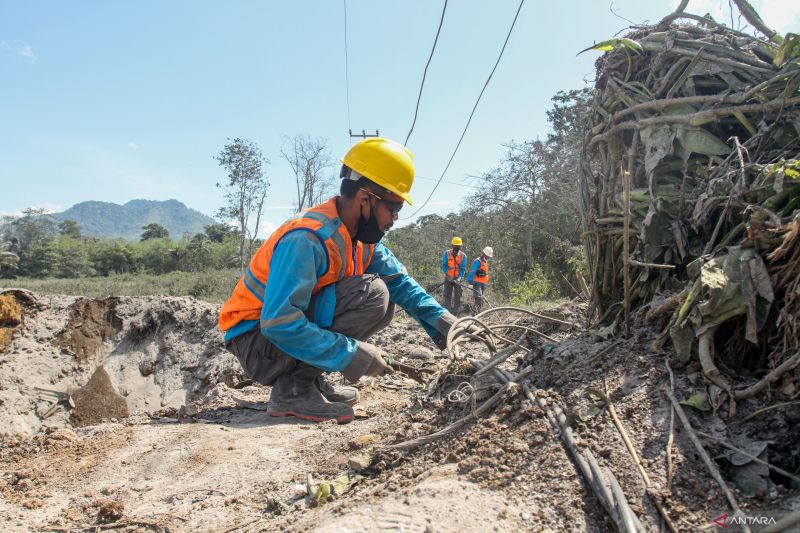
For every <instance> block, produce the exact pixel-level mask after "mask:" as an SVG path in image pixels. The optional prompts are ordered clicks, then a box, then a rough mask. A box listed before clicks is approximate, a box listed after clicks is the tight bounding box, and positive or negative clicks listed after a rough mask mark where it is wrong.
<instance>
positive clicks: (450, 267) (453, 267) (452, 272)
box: [447, 250, 467, 277]
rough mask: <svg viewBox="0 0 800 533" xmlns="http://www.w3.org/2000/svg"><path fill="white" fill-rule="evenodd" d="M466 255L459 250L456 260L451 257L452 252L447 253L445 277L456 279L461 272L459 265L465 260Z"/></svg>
mask: <svg viewBox="0 0 800 533" xmlns="http://www.w3.org/2000/svg"><path fill="white" fill-rule="evenodd" d="M466 258H467V255H466V254H465V253H464V252H462V251H461V250H459V251H458V256H457V259H456V258H455V257H453V251H452V250H448V251H447V275H448V276H450V277H457V276H458V275H459V273H460V272H461V263H463V262H464V260H466Z"/></svg>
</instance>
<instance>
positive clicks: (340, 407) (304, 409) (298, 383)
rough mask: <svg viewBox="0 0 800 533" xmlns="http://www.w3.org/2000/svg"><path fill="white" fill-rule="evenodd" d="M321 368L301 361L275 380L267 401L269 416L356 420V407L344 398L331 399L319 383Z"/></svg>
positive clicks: (342, 421)
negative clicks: (338, 400)
mask: <svg viewBox="0 0 800 533" xmlns="http://www.w3.org/2000/svg"><path fill="white" fill-rule="evenodd" d="M321 373H322V371H321V370H320V369H318V368H315V367H313V366H309V365H304V364H300V365H298V366H297V368H296V369H295V370H293V371H292V372H290V373H288V374H283V375H282V376H280V377H278V379H277V380H275V384H274V385H273V386H272V393H271V394H270V397H269V403H267V413H269V415H270V416H294V417H297V418H300V419H303V420H311V421H313V422H323V421H325V420H336V421H337V422H339V423H340V424H341V423H345V422H350V421H351V420H353V408H352V407H350V406H349V405H347V404H345V403H341V402H329V401H328V400H326V399H325V397H324V396H323V395H322V392H320V390H319V388H318V387H317V385H316V383H317V378H318V377H319V375H320V374H321Z"/></svg>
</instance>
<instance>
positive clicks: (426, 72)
mask: <svg viewBox="0 0 800 533" xmlns="http://www.w3.org/2000/svg"><path fill="white" fill-rule="evenodd" d="M445 11H447V0H444V7H443V8H442V18H441V19H439V28H438V29H437V30H436V38H435V39H434V40H433V48H431V55H429V56H428V62H427V63H425V70H424V71H423V73H422V83H420V85H419V95H418V96H417V108H416V109H415V110H414V120H413V121H412V122H411V129H410V130H408V135H406V141H405V142H404V143H403V144H405V145H406V146H408V139H409V138H411V132H412V131H414V125H415V124H416V123H417V113H419V102H420V100H422V88H423V87H424V86H425V76H427V75H428V67H429V66H430V64H431V59H433V51H434V50H436V43H437V42H439V33H440V32H441V31H442V23H443V22H444V12H445Z"/></svg>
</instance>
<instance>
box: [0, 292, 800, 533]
mask: <svg viewBox="0 0 800 533" xmlns="http://www.w3.org/2000/svg"><path fill="white" fill-rule="evenodd" d="M37 301H38V305H34V304H32V303H31V302H27V301H25V300H24V299H20V302H19V303H20V306H21V308H22V320H21V323H20V324H17V325H15V326H13V327H14V329H13V335H12V336H11V341H10V344H9V345H8V346H7V347H6V348H5V349H4V350H3V351H2V352H0V433H2V436H3V441H2V447H1V448H0V522H2V523H3V524H4V529H6V530H12V531H16V530H18V531H29V530H49V531H52V530H73V531H76V530H87V531H88V530H91V531H94V530H96V529H97V528H99V529H101V530H102V529H104V528H105V529H112V528H113V529H114V530H117V531H124V530H130V531H142V530H162V531H164V530H170V531H196V530H203V531H220V532H229V531H261V530H266V531H278V530H293V531H297V530H300V531H303V530H305V531H375V530H386V531H428V532H434V531H436V532H439V531H442V532H447V531H492V530H494V531H509V530H513V531H517V530H524V531H540V532H545V531H550V532H555V531H590V532H602V531H612V530H613V526H612V524H611V522H610V521H609V520H608V519H607V518H606V516H605V513H604V511H603V510H602V508H601V507H600V505H599V503H598V501H597V500H596V499H595V497H594V496H593V495H592V494H591V492H590V491H589V489H588V488H587V486H586V484H585V483H584V482H583V480H582V479H581V477H580V475H579V474H578V473H577V469H576V467H575V466H574V465H573V463H572V461H571V460H570V458H569V456H568V454H567V453H566V452H565V449H564V447H563V445H562V443H561V440H560V437H559V434H558V432H557V431H555V430H554V429H553V428H551V427H550V425H549V423H548V422H547V420H546V419H545V418H544V416H543V412H542V410H541V409H540V408H539V407H538V406H536V405H533V404H531V402H530V401H528V400H527V399H525V398H524V397H522V396H521V395H518V394H516V395H515V394H512V395H510V396H509V397H508V398H507V399H506V400H505V401H504V402H503V403H501V404H500V405H499V406H498V408H497V409H495V410H493V411H492V412H491V414H489V415H488V416H485V417H482V418H480V419H479V420H477V421H476V422H473V423H471V424H469V425H467V426H466V428H465V429H464V430H462V431H460V432H457V433H454V434H452V435H449V436H446V437H443V438H441V439H437V440H435V441H434V442H432V443H430V444H427V445H425V446H422V447H420V448H418V449H416V450H413V451H409V452H403V453H399V452H392V453H389V454H382V455H380V456H378V458H377V460H376V461H375V462H374V463H373V464H372V465H371V466H370V467H369V468H367V469H366V470H364V471H362V472H361V475H363V476H364V477H363V478H362V477H355V476H356V474H355V472H354V471H353V470H352V469H351V468H350V467H351V466H354V465H353V464H351V459H355V458H357V457H358V456H359V455H361V454H363V453H364V452H367V454H368V452H369V451H370V450H371V449H373V448H376V447H380V446H382V445H385V444H390V443H398V442H404V441H407V440H409V439H412V438H415V437H420V436H424V435H428V434H430V433H432V432H434V431H437V430H439V429H441V428H442V427H444V426H446V425H447V424H449V423H450V422H452V421H454V420H457V419H458V418H460V417H462V416H465V415H467V414H469V413H470V412H471V409H472V407H473V399H474V402H475V405H479V404H480V402H481V401H483V399H485V398H486V397H488V396H490V395H491V394H492V393H494V391H495V390H497V389H498V388H499V385H497V384H496V382H494V380H493V379H492V378H487V379H484V380H482V381H476V382H474V383H473V391H474V395H473V396H472V397H470V396H469V395H466V396H465V395H463V394H459V393H454V392H453V391H454V390H455V389H457V388H458V387H459V386H460V387H461V390H462V391H464V390H467V391H468V392H469V390H468V389H465V388H464V385H461V383H463V382H464V381H468V380H469V375H468V374H469V372H467V371H466V366H465V365H464V364H463V363H459V364H449V361H448V358H447V356H446V355H445V354H442V353H441V352H439V351H438V350H436V349H435V347H434V346H433V344H432V343H430V342H429V341H428V340H427V339H426V336H425V334H424V332H423V331H422V330H421V328H419V327H418V326H417V325H416V324H414V323H413V322H412V321H410V320H408V319H403V318H402V317H401V318H399V319H396V320H395V322H394V323H393V324H392V325H391V326H390V327H389V328H387V330H385V331H383V332H381V333H380V334H378V335H377V336H376V337H375V338H374V339H373V340H374V341H375V342H376V343H377V344H379V345H381V346H383V347H384V348H385V349H387V350H388V351H389V352H390V353H391V354H392V355H394V356H395V357H397V358H398V359H400V360H402V361H405V362H407V363H410V364H414V365H417V366H428V367H430V368H435V369H438V370H441V371H442V376H443V377H444V379H442V381H441V386H439V387H435V388H432V389H431V390H427V389H425V388H423V387H421V386H419V385H418V384H416V383H415V382H413V381H411V380H409V379H407V378H405V377H403V376H402V375H398V374H395V375H392V376H387V377H384V378H380V379H369V380H362V382H361V383H360V384H359V387H360V388H361V392H362V403H361V404H360V405H359V406H357V410H356V413H357V420H356V421H354V422H353V423H350V424H346V425H337V424H333V423H331V424H328V423H326V424H306V423H301V422H299V421H296V420H293V419H273V418H270V417H268V416H267V415H266V413H265V412H264V411H262V410H259V408H261V407H263V405H264V403H265V402H266V400H267V398H268V396H269V390H268V388H264V387H261V386H257V385H247V386H242V385H243V384H245V383H246V382H244V376H243V375H242V374H241V371H240V369H239V367H238V363H237V362H236V361H235V359H234V358H233V357H232V356H231V355H230V354H228V353H227V352H226V351H225V350H224V348H223V346H222V339H221V337H220V335H219V333H218V332H217V331H216V328H215V316H216V312H217V310H218V308H217V306H214V305H212V304H208V303H205V302H201V301H198V300H195V299H192V298H156V297H143V298H112V299H106V300H88V299H80V298H73V297H64V296H53V297H45V296H39V297H38V299H37ZM554 312H555V313H557V316H559V317H560V318H561V319H563V320H566V321H568V322H573V323H575V324H580V322H581V320H582V318H581V317H582V308H581V306H580V305H572V306H566V307H564V308H562V309H560V310H557V311H554ZM554 316H556V315H554ZM502 320H508V319H506V318H502ZM528 325H530V326H532V327H536V328H537V329H538V330H540V331H542V332H544V333H545V334H546V335H548V336H550V337H551V338H554V339H555V340H556V341H558V342H549V341H546V340H543V339H540V338H539V337H536V336H533V335H530V336H529V337H528V338H527V339H526V341H525V346H526V349H527V350H529V352H528V353H527V355H525V354H524V352H522V351H520V352H519V353H518V354H516V355H514V356H512V357H511V358H510V359H509V360H508V361H506V362H505V363H503V368H505V369H507V370H508V371H511V372H513V371H515V370H517V369H519V368H520V367H521V366H523V365H527V364H530V363H533V364H534V365H535V369H536V370H535V372H534V374H533V377H532V379H531V384H532V386H534V387H536V388H537V389H539V392H537V394H540V395H542V396H543V397H545V398H547V400H548V402H549V403H551V404H552V403H557V404H559V405H561V406H562V407H563V408H564V409H565V411H567V412H568V414H569V417H570V419H571V420H572V421H573V424H574V430H575V432H576V434H577V436H578V441H579V446H581V447H582V448H583V447H587V448H589V449H591V450H592V451H593V452H594V454H595V455H596V456H597V457H598V460H599V461H600V462H601V465H602V466H603V467H606V468H609V469H610V470H611V471H612V472H613V473H614V474H615V476H616V477H617V478H618V479H619V481H620V484H621V485H622V487H623V490H624V492H625V494H626V496H627V498H628V500H629V502H630V503H631V505H632V507H633V509H634V512H635V513H636V514H637V516H638V517H639V519H640V521H641V522H642V526H643V529H644V530H646V531H660V530H662V529H661V527H662V526H661V525H660V523H659V522H660V521H659V519H658V514H657V512H656V510H655V508H654V506H653V505H652V503H651V501H650V499H649V497H648V496H647V495H646V494H645V488H644V484H643V482H642V480H641V478H640V476H639V474H638V473H637V471H636V469H635V467H634V465H633V462H632V460H631V458H630V455H629V454H628V453H627V451H626V449H625V447H624V445H623V444H622V441H621V438H620V436H619V433H618V432H617V430H616V429H615V427H614V425H613V424H612V422H611V420H610V417H609V415H608V410H607V409H599V408H598V406H599V404H598V403H597V402H596V401H595V400H594V399H592V398H589V397H587V395H586V389H587V388H588V387H594V388H595V389H599V390H601V391H602V390H607V391H608V395H609V397H610V399H611V401H612V402H613V403H614V405H615V408H616V411H617V412H618V414H619V416H620V418H621V420H622V421H623V423H624V425H625V426H626V429H627V431H628V432H629V433H630V435H631V439H632V441H633V443H634V446H635V448H636V449H637V451H638V453H639V455H640V456H641V457H642V460H643V464H644V468H645V469H646V471H647V473H648V475H649V477H650V479H651V480H652V481H653V484H654V486H655V490H654V492H655V493H657V494H658V495H659V497H660V498H661V499H662V500H663V502H664V505H665V507H666V509H667V510H668V512H669V513H670V517H671V519H672V520H673V522H674V523H675V524H676V525H677V526H678V527H679V528H680V529H681V530H683V531H694V530H698V529H700V528H704V527H714V526H713V525H711V526H709V524H711V521H712V519H713V518H716V517H717V516H719V515H720V514H722V513H724V512H728V511H727V509H728V507H727V505H726V503H725V500H724V499H723V498H722V495H721V492H720V489H719V487H718V485H717V484H716V483H715V482H714V481H713V480H712V479H711V478H710V476H709V475H708V473H707V472H706V470H705V467H704V466H703V464H702V462H701V461H700V460H699V459H698V457H697V454H696V453H695V451H694V448H693V447H692V445H691V443H690V442H689V441H688V439H687V438H686V435H685V433H684V432H683V431H682V430H679V429H676V431H675V444H674V446H673V447H672V450H671V455H672V461H673V464H674V472H673V474H672V482H671V483H667V467H666V455H667V452H666V443H667V437H668V434H669V426H670V411H669V408H668V403H667V401H666V399H665V395H664V392H663V389H664V387H665V385H666V386H668V383H669V380H668V378H667V370H666V366H665V360H667V358H668V357H669V355H670V354H669V352H668V351H661V350H653V348H652V347H651V345H652V342H651V341H652V335H651V334H649V333H647V331H645V330H641V331H639V334H638V335H637V336H635V337H634V338H631V339H627V340H624V341H622V342H619V343H618V344H616V345H614V346H613V347H612V349H610V350H608V351H607V353H605V354H604V355H602V356H601V357H599V358H595V359H591V358H592V356H593V355H595V354H598V353H599V352H600V351H601V350H603V349H604V348H607V347H609V346H610V345H611V344H612V343H614V342H617V341H615V340H614V339H603V338H602V336H598V335H596V334H595V333H596V332H595V333H590V332H584V331H582V329H581V328H580V327H576V328H566V327H563V326H557V325H554V324H550V323H548V322H547V321H541V320H535V319H532V320H530V321H529V322H528ZM0 348H2V347H1V346H0ZM465 352H467V353H469V354H470V355H473V356H475V357H478V358H481V357H484V358H485V357H486V353H485V349H484V350H483V355H481V354H482V352H481V349H480V348H479V347H478V346H471V345H470V346H468V347H467V350H465ZM675 374H676V394H677V395H678V396H679V397H680V398H681V399H684V398H687V397H688V396H690V395H691V394H692V393H694V392H696V391H699V390H703V385H702V380H699V379H698V376H697V375H696V374H697V369H696V368H694V367H692V365H689V366H688V367H684V368H676V370H675ZM762 406H763V405H762V403H760V401H753V402H751V404H745V405H740V406H739V410H740V414H739V415H737V416H738V418H737V419H736V420H733V421H732V420H728V419H727V418H726V415H725V409H716V410H714V411H713V412H712V411H710V410H709V411H708V412H706V411H700V410H696V409H692V408H687V412H688V413H689V414H690V415H691V416H692V418H693V420H694V423H695V427H704V428H705V431H707V432H709V433H711V434H713V435H717V436H719V437H721V438H722V437H724V438H725V439H727V440H729V441H730V442H735V443H737V444H739V445H741V446H744V447H746V446H748V445H751V444H753V442H754V441H755V442H756V443H757V442H762V441H764V442H767V443H768V444H767V446H766V447H765V448H763V450H761V451H758V453H761V454H762V455H760V457H766V458H768V460H770V461H771V462H775V463H777V464H779V465H780V466H781V467H783V468H784V469H786V470H789V471H790V472H795V473H796V472H797V471H798V469H800V457H798V453H800V452H798V450H799V449H800V446H798V435H797V433H796V432H793V431H792V429H791V428H792V427H793V424H796V423H797V422H798V421H800V409H798V408H797V406H792V405H790V406H787V407H784V408H780V409H772V410H770V411H769V412H768V413H766V414H763V415H759V416H757V417H755V418H753V419H751V420H749V421H746V422H741V419H742V418H743V417H745V416H746V415H747V414H748V413H753V412H755V411H756V410H757V409H758V408H759V407H762ZM122 408H124V409H125V411H126V412H127V415H126V414H125V412H122V411H121V409H122ZM733 422H736V424H734V423H733ZM676 424H677V423H676ZM677 425H679V424H677ZM706 444H707V447H708V449H709V452H710V453H711V454H712V457H714V458H715V459H716V461H717V463H718V464H719V466H720V468H721V469H722V470H723V472H724V474H725V475H726V479H728V480H729V481H728V483H729V485H730V486H731V487H732V488H733V490H734V491H735V493H736V495H737V498H738V499H739V502H740V505H741V506H742V507H743V509H744V510H745V512H746V513H747V514H748V515H753V516H766V515H769V516H780V515H782V514H785V513H787V512H790V511H792V510H797V509H798V508H800V496H799V495H798V494H799V493H800V491H798V487H797V486H796V485H793V484H792V483H793V482H792V481H790V480H788V479H787V478H782V477H781V476H779V475H775V474H772V475H770V474H769V473H768V472H767V473H764V472H761V471H759V472H756V473H755V474H753V475H750V477H749V478H748V480H749V483H750V484H749V485H748V484H746V483H744V484H742V486H743V487H749V488H750V489H753V488H754V489H755V490H754V491H752V493H748V494H745V493H744V492H743V491H741V490H739V489H737V488H736V487H738V486H739V482H734V481H731V479H732V478H734V477H737V476H739V477H741V476H742V475H743V474H742V472H741V468H743V467H744V466H746V464H745V465H734V463H740V462H741V461H737V460H736V459H735V458H732V457H731V456H730V454H727V455H726V450H725V449H724V448H722V447H720V446H716V445H714V444H713V443H712V442H710V441H706ZM745 463H747V462H746V461H745ZM359 469H360V467H359ZM348 472H349V474H350V476H351V481H352V483H353V485H352V488H350V489H349V490H346V491H344V493H343V494H336V495H335V496H332V497H331V498H330V501H320V502H317V501H312V499H311V498H310V497H309V496H308V494H307V493H306V486H307V481H308V478H309V475H310V476H311V481H312V484H313V485H317V484H318V483H320V482H332V481H334V480H336V479H337V478H339V479H341V476H342V475H343V474H347V473H348ZM751 474H752V472H751ZM754 480H755V481H754ZM756 529H757V528H756Z"/></svg>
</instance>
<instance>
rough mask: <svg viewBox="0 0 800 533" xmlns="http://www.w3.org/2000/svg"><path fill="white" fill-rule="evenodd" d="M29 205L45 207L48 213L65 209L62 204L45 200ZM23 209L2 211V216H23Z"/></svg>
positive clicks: (39, 207)
mask: <svg viewBox="0 0 800 533" xmlns="http://www.w3.org/2000/svg"><path fill="white" fill-rule="evenodd" d="M29 207H33V208H37V209H44V210H45V212H47V213H60V212H61V211H63V210H64V208H63V207H61V206H60V205H58V204H53V203H49V202H45V203H42V204H39V205H32V206H29ZM22 211H23V210H22V209H19V210H17V211H0V217H21V216H22V215H23V213H22Z"/></svg>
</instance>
